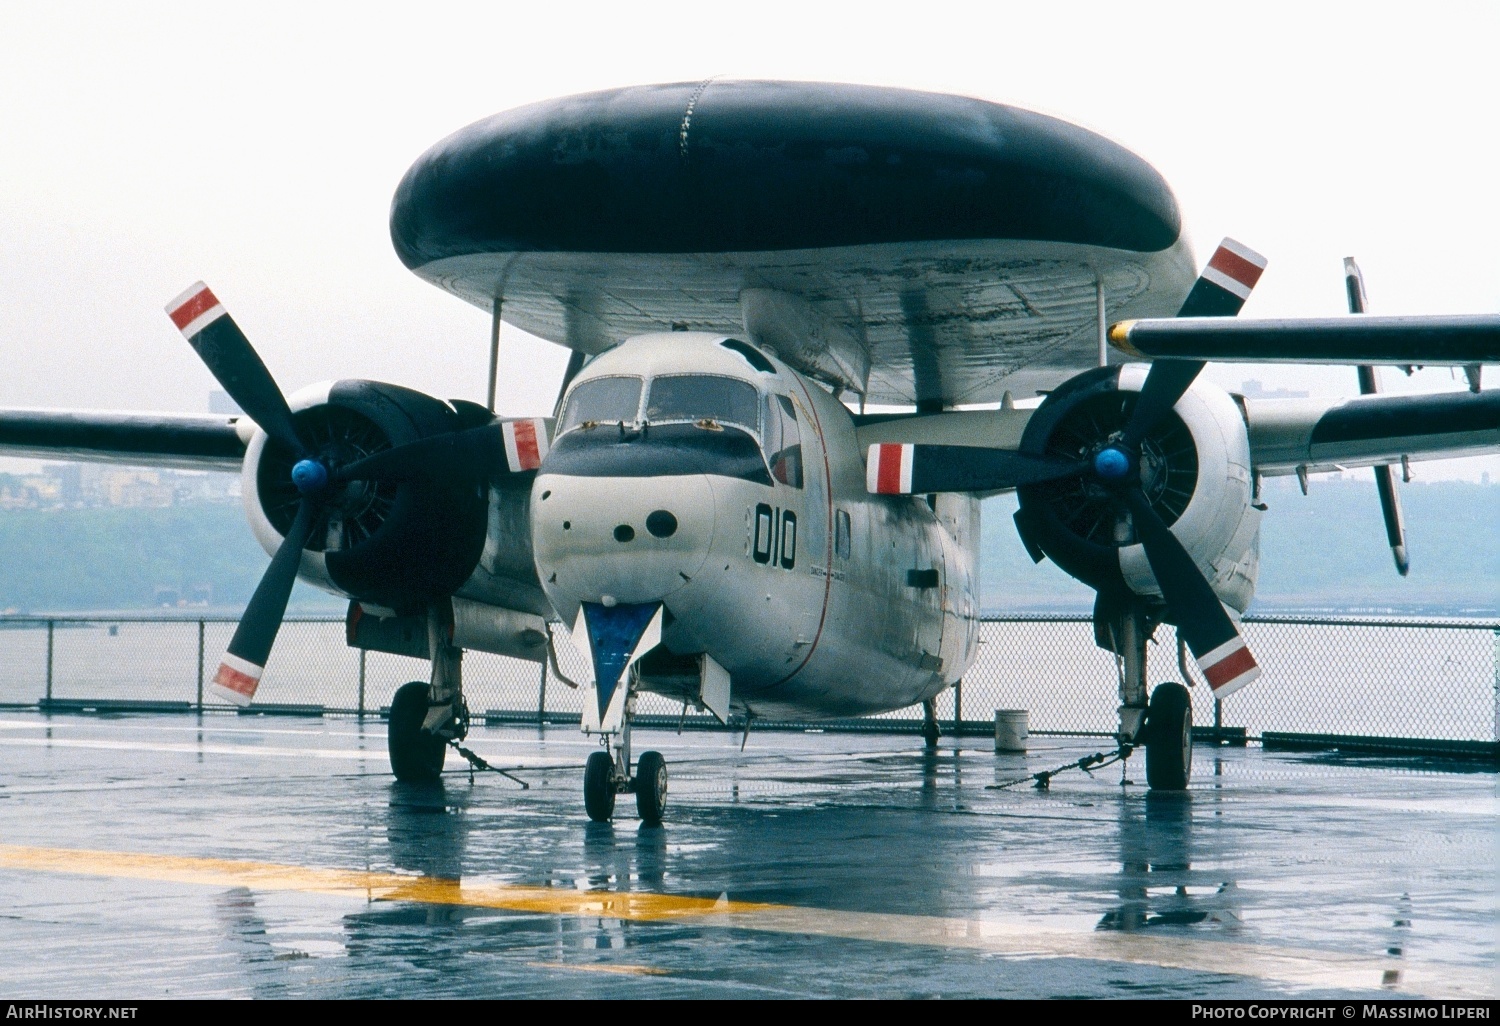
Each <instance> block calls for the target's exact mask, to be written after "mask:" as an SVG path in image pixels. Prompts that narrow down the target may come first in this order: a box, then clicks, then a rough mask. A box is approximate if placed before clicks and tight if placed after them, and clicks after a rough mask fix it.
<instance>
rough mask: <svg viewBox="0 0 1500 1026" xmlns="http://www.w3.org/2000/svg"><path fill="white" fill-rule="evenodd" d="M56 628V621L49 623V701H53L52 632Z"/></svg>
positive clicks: (49, 621)
mask: <svg viewBox="0 0 1500 1026" xmlns="http://www.w3.org/2000/svg"><path fill="white" fill-rule="evenodd" d="M55 627H56V621H55V620H48V621H47V701H48V702H51V701H52V632H53V629H54V628H55Z"/></svg>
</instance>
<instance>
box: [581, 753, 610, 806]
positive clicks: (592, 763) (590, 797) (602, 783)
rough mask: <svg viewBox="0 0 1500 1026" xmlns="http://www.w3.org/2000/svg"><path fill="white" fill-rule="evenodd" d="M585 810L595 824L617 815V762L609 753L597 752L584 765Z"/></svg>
mask: <svg viewBox="0 0 1500 1026" xmlns="http://www.w3.org/2000/svg"><path fill="white" fill-rule="evenodd" d="M583 810H584V811H585V812H587V813H588V814H589V819H591V820H593V821H594V822H595V823H607V822H609V819H610V817H611V816H613V815H614V814H615V760H614V759H612V758H610V755H609V753H608V752H595V753H593V754H592V755H590V756H589V761H588V762H586V763H584V764H583Z"/></svg>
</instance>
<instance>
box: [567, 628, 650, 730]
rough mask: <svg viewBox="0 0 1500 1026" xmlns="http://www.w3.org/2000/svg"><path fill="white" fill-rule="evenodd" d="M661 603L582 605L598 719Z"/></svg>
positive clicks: (613, 693)
mask: <svg viewBox="0 0 1500 1026" xmlns="http://www.w3.org/2000/svg"><path fill="white" fill-rule="evenodd" d="M659 608H661V603H660V602H640V603H629V602H620V603H617V604H616V605H613V606H606V605H602V604H600V603H598V602H585V603H584V604H583V622H584V626H585V628H586V629H587V630H588V632H589V651H590V652H591V653H592V654H593V656H594V682H595V694H596V696H597V697H598V699H599V719H600V721H601V722H602V721H603V720H604V714H605V710H607V709H608V708H609V700H610V699H611V698H613V697H614V695H615V688H617V687H619V685H620V677H621V675H622V674H624V672H625V667H626V665H627V664H628V663H629V662H630V654H631V652H633V651H635V646H636V644H637V643H638V642H639V641H640V640H641V636H642V635H643V634H645V633H646V628H647V627H649V626H650V625H651V617H652V616H654V615H655V614H656V611H657V610H658V609H659Z"/></svg>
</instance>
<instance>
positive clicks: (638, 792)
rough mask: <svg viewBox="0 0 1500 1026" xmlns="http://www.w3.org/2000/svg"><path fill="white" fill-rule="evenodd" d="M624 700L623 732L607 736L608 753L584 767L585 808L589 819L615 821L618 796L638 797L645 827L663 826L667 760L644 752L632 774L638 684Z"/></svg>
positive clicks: (593, 757)
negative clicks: (633, 726)
mask: <svg viewBox="0 0 1500 1026" xmlns="http://www.w3.org/2000/svg"><path fill="white" fill-rule="evenodd" d="M629 687H630V691H629V692H628V693H627V694H626V696H625V718H624V721H623V722H622V723H621V724H620V729H619V730H618V731H617V732H615V733H612V734H605V735H604V736H603V737H604V741H605V744H606V745H607V750H600V751H597V752H594V753H593V754H592V755H590V756H589V758H588V761H587V762H586V763H584V767H583V808H584V811H585V812H587V813H588V816H589V819H591V820H593V821H594V822H595V823H605V822H608V821H609V820H610V819H612V818H613V817H614V814H615V796H616V795H621V794H633V795H635V808H636V812H637V813H639V814H640V817H641V822H642V823H644V824H645V825H646V826H653V827H655V826H661V819H662V814H663V812H665V811H666V806H667V760H666V759H664V758H662V755H661V753H660V752H642V753H641V757H640V760H639V761H638V762H637V763H636V765H635V775H634V776H631V774H630V721H631V720H632V719H633V718H634V716H635V681H634V677H633V674H632V679H631V681H630V685H629Z"/></svg>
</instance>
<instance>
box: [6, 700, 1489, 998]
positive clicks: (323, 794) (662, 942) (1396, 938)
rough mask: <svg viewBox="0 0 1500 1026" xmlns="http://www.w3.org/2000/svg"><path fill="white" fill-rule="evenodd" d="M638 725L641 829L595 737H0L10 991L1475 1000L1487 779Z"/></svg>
mask: <svg viewBox="0 0 1500 1026" xmlns="http://www.w3.org/2000/svg"><path fill="white" fill-rule="evenodd" d="M739 741H740V738H739V736H738V735H737V734H736V735H730V734H728V733H698V732H688V733H685V734H682V735H676V734H674V733H671V732H669V731H664V732H652V731H637V734H636V738H635V750H636V753H637V754H639V753H640V752H642V751H645V750H647V749H650V748H655V749H658V750H660V751H661V752H662V753H663V754H664V755H665V756H666V758H667V762H668V767H669V770H670V773H671V784H670V792H669V799H668V814H667V821H666V825H665V827H664V828H660V829H652V828H643V827H642V826H641V824H640V822H639V821H638V820H637V819H636V817H635V813H634V803H633V800H632V799H631V798H630V797H629V796H622V798H621V799H620V802H619V805H618V807H617V812H618V815H617V818H616V820H615V822H614V823H613V824H612V825H609V824H590V823H588V822H587V821H586V820H585V818H584V815H583V810H582V794H581V778H582V766H583V761H584V759H585V757H586V756H587V755H588V753H589V751H591V750H592V748H593V747H594V746H593V744H592V743H591V742H590V741H589V740H588V739H586V738H584V737H583V736H582V735H580V734H579V733H577V732H576V731H575V730H572V729H567V728H559V727H553V728H549V729H548V730H547V731H546V732H545V733H542V732H540V731H538V730H537V729H535V728H515V727H508V728H498V727H489V728H479V729H477V730H476V731H475V733H474V734H473V735H472V738H471V745H472V747H473V748H474V750H475V751H477V752H479V753H480V754H481V755H482V756H484V757H485V758H486V759H488V760H490V761H491V762H493V763H494V764H495V765H497V766H503V767H505V768H507V769H510V770H512V771H513V772H514V773H515V774H516V776H517V777H519V778H520V779H521V780H523V781H525V782H526V783H527V784H528V785H529V787H528V788H527V789H525V790H523V789H522V788H521V787H520V786H519V785H518V784H516V783H513V782H512V781H510V780H507V779H505V778H503V777H501V776H498V775H481V776H480V777H479V778H478V779H477V780H476V781H475V782H474V783H473V784H472V786H471V784H470V782H469V777H468V775H467V773H465V772H463V771H462V770H459V769H457V768H456V767H457V764H458V760H457V759H455V758H452V757H450V761H449V767H450V770H451V772H449V773H448V774H446V775H445V779H444V782H443V784H442V785H441V786H435V787H409V786H403V785H398V784H395V783H394V782H393V780H392V778H391V776H390V774H389V770H388V766H387V763H386V757H385V728H384V724H382V723H380V722H379V721H378V720H367V721H363V722H362V723H361V722H360V721H355V720H340V719H327V720H304V719H296V718H290V717H234V716H207V717H204V718H202V719H199V718H197V717H191V716H147V715H131V716H120V717H100V716H78V715H65V716H52V717H50V718H49V717H45V716H42V715H39V714H36V713H31V712H15V711H10V712H5V713H0V765H3V769H0V917H3V919H4V920H5V922H4V926H3V929H0V981H3V984H4V990H5V991H6V992H7V994H8V995H10V996H11V997H15V998H23V997H24V998H81V997H98V998H132V997H139V998H147V997H160V996H174V995H182V996H222V997H277V996H288V997H292V996H295V997H386V996H433V997H455V996H460V997H500V996H515V997H551V996H590V997H610V996H620V997H679V996H681V997H757V996H767V997H774V996H792V995H797V996H803V995H807V996H849V997H854V996H868V997H876V996H893V997H908V996H911V997H918V996H927V995H933V996H948V997H988V996H1015V997H1075V996H1099V997H1141V996H1168V997H1181V998H1199V999H1211V998H1216V997H1217V998H1230V997H1256V996H1266V997H1271V996H1286V997H1316V996H1327V995H1339V996H1370V997H1397V996H1412V997H1417V996H1423V997H1428V996H1430V997H1438V996H1451V997H1481V996H1491V997H1492V996H1494V994H1495V992H1496V989H1497V985H1496V953H1497V936H1496V933H1497V930H1496V922H1497V916H1496V905H1497V892H1500V887H1497V879H1500V859H1497V854H1500V852H1497V847H1500V845H1497V831H1496V811H1497V796H1496V787H1495V785H1496V777H1495V775H1494V773H1493V772H1459V771H1454V770H1453V769H1452V768H1451V767H1448V766H1445V765H1444V764H1440V763H1432V762H1426V761H1423V760H1421V759H1416V758H1407V759H1387V760H1371V759H1357V758H1352V757H1345V758H1340V757H1334V756H1327V755H1310V754H1281V753H1274V752H1267V751H1263V750H1261V749H1259V748H1257V747H1253V746H1252V747H1249V748H1239V749H1234V748H1224V749H1204V748H1201V747H1200V749H1199V751H1198V754H1197V762H1196V765H1195V777H1194V781H1193V785H1192V788H1191V790H1190V791H1189V792H1188V793H1187V794H1186V795H1175V796H1174V795H1149V794H1147V792H1146V789H1145V787H1144V779H1143V778H1144V766H1143V765H1142V764H1141V762H1140V760H1139V759H1134V760H1132V761H1131V762H1130V763H1129V764H1128V772H1127V775H1128V777H1130V778H1132V779H1133V780H1134V783H1132V784H1128V785H1125V786H1122V785H1121V773H1120V771H1119V768H1118V767H1114V768H1109V769H1104V770H1101V771H1099V772H1097V773H1096V774H1095V775H1094V776H1092V777H1090V776H1086V775H1084V774H1082V773H1078V772H1073V773H1068V774H1064V775H1062V776H1059V777H1058V778H1056V779H1055V780H1054V781H1053V782H1052V786H1051V788H1050V789H1049V790H1047V791H1038V790H1035V789H1032V788H1029V787H1026V786H1021V787H1016V788H1012V789H1005V790H998V789H994V788H993V787H992V786H991V785H994V784H996V783H997V782H1003V781H1007V780H1011V779H1014V778H1016V777H1018V776H1022V775H1024V774H1026V773H1027V772H1029V771H1034V770H1038V769H1044V768H1050V767H1053V766H1056V765H1059V764H1062V763H1064V762H1068V761H1071V760H1074V759H1077V758H1079V757H1080V756H1081V755H1084V754H1087V753H1088V752H1091V751H1094V750H1096V749H1097V747H1098V745H1099V742H1098V741H1097V740H1096V739H1078V738H1040V737H1033V738H1032V750H1031V752H1030V753H1029V754H1028V755H1026V756H997V755H996V754H995V753H994V752H993V751H991V750H990V745H989V744H988V743H987V742H986V740H985V739H983V738H966V739H964V742H963V746H962V748H961V749H959V748H958V747H956V745H955V742H954V741H953V740H952V739H946V738H945V739H944V741H943V744H942V745H941V747H940V748H939V750H938V751H937V752H936V753H935V754H927V753H925V752H924V750H923V748H922V745H921V741H920V739H919V738H917V737H915V736H900V735H889V734H886V735H874V734H871V735H851V734H831V733H830V734H814V733H774V734H773V733H765V734H752V735H751V736H750V738H749V744H748V746H747V747H746V749H745V751H744V752H743V753H741V752H740V750H739Z"/></svg>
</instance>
